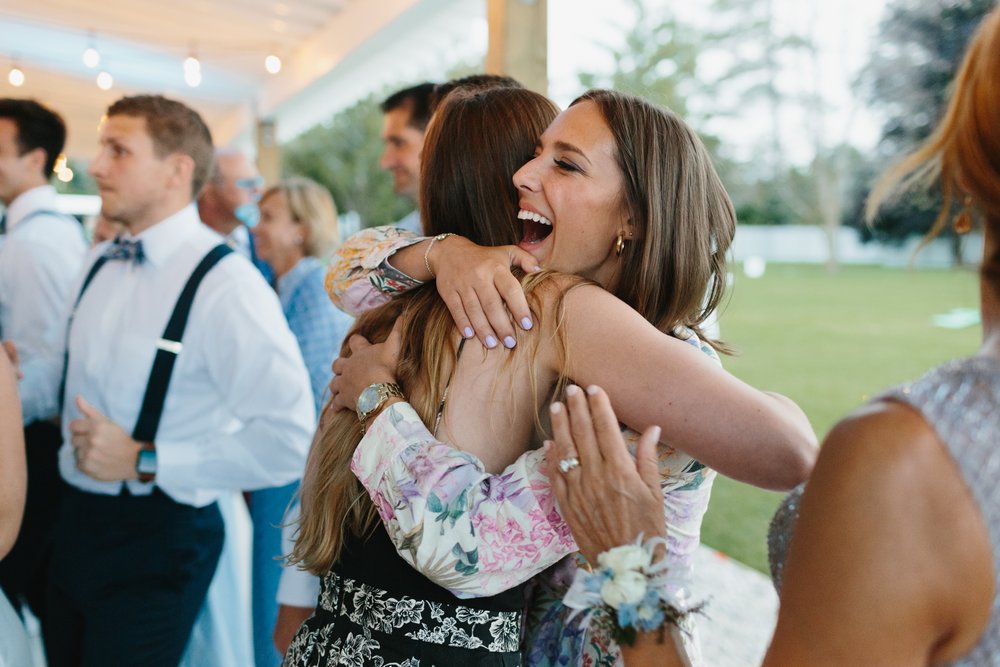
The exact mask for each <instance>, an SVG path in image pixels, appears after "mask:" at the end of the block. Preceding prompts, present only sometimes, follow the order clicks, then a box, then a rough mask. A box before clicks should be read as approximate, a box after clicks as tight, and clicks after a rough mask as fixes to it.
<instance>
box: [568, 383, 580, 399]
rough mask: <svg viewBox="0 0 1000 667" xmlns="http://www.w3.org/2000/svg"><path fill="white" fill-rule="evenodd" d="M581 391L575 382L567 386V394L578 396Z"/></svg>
mask: <svg viewBox="0 0 1000 667" xmlns="http://www.w3.org/2000/svg"><path fill="white" fill-rule="evenodd" d="M579 393H580V388H579V387H577V386H576V385H575V384H571V385H570V386H568V387H566V395H567V396H576V395H577V394H579Z"/></svg>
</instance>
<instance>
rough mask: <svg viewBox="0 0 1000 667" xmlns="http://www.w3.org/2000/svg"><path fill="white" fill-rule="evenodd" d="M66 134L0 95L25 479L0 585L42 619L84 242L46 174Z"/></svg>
mask: <svg viewBox="0 0 1000 667" xmlns="http://www.w3.org/2000/svg"><path fill="white" fill-rule="evenodd" d="M65 143H66V126H65V124H64V122H63V119H62V117H60V115H59V114H57V113H56V112H54V111H53V110H51V109H49V108H48V107H46V106H44V105H42V104H39V103H38V102H36V101H34V100H25V99H12V98H4V99H0V201H2V202H3V204H4V205H5V206H6V211H5V212H4V214H3V215H2V216H0V230H4V233H3V235H2V236H3V239H4V241H3V244H2V246H0V336H2V338H3V339H4V340H5V341H8V342H9V343H10V344H11V345H12V346H13V347H14V348H16V350H17V355H18V356H19V357H20V364H21V370H22V372H23V378H22V379H21V382H20V387H19V392H20V396H21V401H22V402H23V403H22V406H21V414H22V419H23V422H24V439H25V442H26V445H27V461H28V464H27V465H28V470H29V476H30V477H31V485H30V486H29V489H28V497H27V500H26V501H25V502H26V506H25V513H26V516H25V521H24V522H23V523H22V524H21V528H22V529H21V533H20V535H19V536H18V538H17V542H16V544H15V545H14V548H13V550H12V551H11V553H10V555H9V556H8V557H7V558H6V560H4V562H3V563H0V588H2V589H3V591H4V592H5V593H6V594H7V596H8V598H10V601H11V603H12V604H13V605H14V606H15V607H18V608H19V607H20V606H21V604H22V603H26V604H27V605H28V606H29V607H30V609H31V610H32V612H33V613H34V614H35V615H36V616H37V617H38V618H39V620H41V621H42V628H43V630H44V628H45V623H46V615H45V569H46V566H47V563H48V561H49V556H50V553H51V548H52V546H51V544H52V526H53V525H54V522H55V519H56V516H57V513H58V511H59V507H58V503H59V498H60V495H61V489H62V482H61V481H60V480H59V472H58V465H57V463H56V457H57V452H58V451H59V445H60V443H61V441H62V437H61V435H60V433H59V427H58V426H56V425H55V424H54V423H53V422H52V421H51V419H50V418H51V417H53V416H55V415H56V414H57V413H58V412H59V397H58V394H59V372H58V371H57V370H55V369H56V368H58V365H59V364H61V363H62V352H61V350H62V346H63V343H64V340H63V337H64V336H65V335H66V327H65V316H66V306H67V302H68V301H69V299H70V294H71V290H72V284H73V280H74V279H75V278H76V275H77V273H78V272H79V270H80V267H81V265H82V264H83V257H84V253H85V252H86V250H87V244H86V241H85V240H84V238H83V228H82V227H81V225H80V223H79V222H77V221H76V220H75V219H73V218H71V217H69V216H67V215H63V214H61V213H59V212H58V210H57V195H56V190H55V188H54V187H52V186H51V185H50V184H49V179H50V178H51V176H52V170H53V168H54V165H55V163H56V160H57V158H58V157H59V155H60V153H62V150H63V147H64V145H65Z"/></svg>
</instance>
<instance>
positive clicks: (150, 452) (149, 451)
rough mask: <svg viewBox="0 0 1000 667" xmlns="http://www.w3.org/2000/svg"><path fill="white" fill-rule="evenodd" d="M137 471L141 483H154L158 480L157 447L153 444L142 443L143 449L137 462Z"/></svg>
mask: <svg viewBox="0 0 1000 667" xmlns="http://www.w3.org/2000/svg"><path fill="white" fill-rule="evenodd" d="M135 471H136V472H137V473H139V481H140V482H152V481H153V480H155V479H156V445H154V444H153V443H151V442H144V443H142V449H140V450H139V456H138V457H137V458H136V460H135Z"/></svg>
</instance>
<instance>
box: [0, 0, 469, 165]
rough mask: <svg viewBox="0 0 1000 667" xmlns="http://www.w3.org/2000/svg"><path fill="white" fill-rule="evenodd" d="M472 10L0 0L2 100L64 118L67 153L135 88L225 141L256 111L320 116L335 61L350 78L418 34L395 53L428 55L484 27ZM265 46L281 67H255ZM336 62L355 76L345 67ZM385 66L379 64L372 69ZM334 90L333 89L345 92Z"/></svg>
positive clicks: (394, 2)
mask: <svg viewBox="0 0 1000 667" xmlns="http://www.w3.org/2000/svg"><path fill="white" fill-rule="evenodd" d="M482 5H483V2H481V1H480V2H473V1H471V0H89V1H87V0H4V2H3V3H2V4H0V77H2V79H0V96H10V97H34V98H36V99H38V100H40V101H43V102H45V103H47V104H49V105H51V106H52V107H53V108H55V109H56V110H58V111H59V112H60V113H62V114H63V115H64V117H65V118H66V120H67V124H68V125H69V127H70V139H69V143H68V145H67V153H68V154H69V155H70V156H74V157H79V158H88V157H89V156H90V155H91V153H92V152H93V149H94V139H95V129H96V127H97V124H98V122H99V120H100V116H101V114H102V112H103V111H104V109H105V108H106V107H107V106H108V105H109V104H110V103H111V102H113V101H114V100H115V99H117V98H118V97H121V96H122V95H125V94H133V93H138V92H159V93H163V94H166V95H168V96H171V97H176V98H178V99H182V100H184V101H185V102H187V103H189V104H191V105H192V106H193V107H194V108H196V109H198V111H199V112H201V113H202V114H203V116H204V117H205V119H206V121H207V122H208V123H209V125H210V126H211V127H212V131H213V134H214V135H215V137H216V141H217V142H218V143H219V144H225V143H229V142H232V141H234V140H235V139H237V138H238V137H240V136H241V135H242V136H244V137H245V136H247V132H248V131H249V129H250V128H251V127H252V124H253V119H254V118H255V117H268V116H273V115H275V114H276V113H278V112H280V111H281V110H282V109H284V110H285V112H286V113H287V112H289V108H290V107H293V106H297V105H299V100H301V104H303V105H304V104H308V105H310V108H311V110H312V111H315V112H318V111H319V110H317V109H316V108H315V107H316V97H317V90H316V89H317V87H318V86H319V87H322V88H329V83H330V77H331V73H336V72H337V71H338V68H340V71H339V76H338V77H337V78H339V79H341V80H344V79H345V78H346V79H350V78H354V79H357V78H358V77H357V72H360V71H365V70H370V69H371V68H370V66H368V67H366V61H371V60H372V59H377V58H378V56H380V55H384V54H385V53H389V52H397V53H398V49H399V48H401V45H403V44H404V43H406V42H407V41H408V40H409V41H410V42H412V40H413V39H415V38H419V35H421V34H422V35H424V37H423V38H422V39H423V40H424V43H423V44H416V45H414V44H412V43H410V44H409V46H406V47H405V48H407V49H413V48H416V49H418V50H419V51H420V52H421V55H422V56H423V57H427V54H426V53H423V51H425V50H426V49H425V48H424V47H425V46H427V45H428V44H436V45H438V48H440V46H441V45H445V46H447V45H449V44H452V45H454V44H455V43H456V41H461V40H460V39H458V37H457V35H458V34H459V33H461V32H464V33H465V34H466V35H467V34H468V33H469V32H470V27H469V23H470V21H473V22H475V21H479V22H482V19H481V18H477V17H481V16H482V14H483V6H482ZM442 18H446V19H447V20H445V21H444V22H443V23H442ZM431 26H436V27H431ZM441 26H445V28H444V32H442V28H441ZM429 29H430V31H429ZM483 30H484V28H483ZM448 32H453V33H454V34H451V35H449V34H448ZM472 32H476V30H472ZM442 37H444V38H445V39H443V40H442V39H441V38H442ZM90 46H92V47H94V48H96V49H97V50H98V52H99V53H100V58H101V62H100V64H99V65H98V66H97V67H96V68H88V67H87V66H86V65H85V64H84V62H83V59H82V55H83V52H84V50H85V49H87V48H88V47H90ZM272 53H273V54H275V55H278V56H279V57H280V58H281V59H282V63H283V66H282V70H281V71H280V72H279V73H278V74H274V75H272V74H269V73H268V72H267V71H266V70H265V68H264V58H265V56H267V55H268V54H272ZM189 55H194V56H196V57H197V58H198V60H199V61H200V63H201V72H202V75H203V80H202V82H201V83H200V85H198V86H197V87H190V86H189V85H187V84H186V83H185V80H184V69H183V61H184V59H185V58H186V57H187V56H189ZM417 60H420V58H419V57H418V58H417ZM345 61H347V62H348V63H349V68H350V69H352V70H355V71H354V72H344V71H343V70H344V69H345V67H346V66H345V64H344V63H345ZM397 62H398V61H397ZM15 66H16V67H18V68H19V69H21V70H22V71H23V72H24V75H25V80H24V83H23V85H21V86H20V87H14V86H13V85H11V84H10V83H9V82H8V80H7V74H8V72H9V71H10V68H11V67H15ZM385 66H386V63H385V62H384V61H383V64H382V68H381V69H382V70H384V69H385ZM391 67H392V66H391V65H390V68H391ZM399 70H400V71H401V72H406V71H407V67H406V63H403V62H399ZM101 71H107V72H108V73H110V74H111V75H112V77H113V79H114V84H113V86H112V88H111V89H110V90H107V91H105V90H101V89H100V88H99V87H98V86H97V83H96V77H97V75H98V73H99V72H101ZM381 73H382V74H385V75H388V74H391V73H387V72H384V71H383V72H381ZM403 76H405V74H404V75H403ZM366 78H367V79H368V80H370V79H371V76H370V75H368V76H367V77H366ZM387 80H388V81H392V80H393V79H392V78H389V79H387ZM324 81H326V82H327V85H322V84H323V82H324ZM339 88H340V90H338V93H339V94H340V95H341V96H343V95H344V94H349V91H344V90H342V88H343V86H339ZM363 92H367V91H363ZM355 94H356V93H355ZM362 94H363V93H362ZM331 110H332V109H331ZM291 111H294V112H295V113H294V114H293V115H295V116H297V117H296V119H295V121H294V122H295V123H297V124H298V125H302V124H303V123H309V122H312V123H314V122H316V120H317V118H314V117H313V116H312V115H310V114H308V113H306V114H303V113H302V110H301V109H291ZM326 113H329V111H327V112H326ZM282 122H283V121H281V120H280V119H279V130H281V129H282ZM297 129H302V128H297ZM283 134H286V135H287V131H286V132H283Z"/></svg>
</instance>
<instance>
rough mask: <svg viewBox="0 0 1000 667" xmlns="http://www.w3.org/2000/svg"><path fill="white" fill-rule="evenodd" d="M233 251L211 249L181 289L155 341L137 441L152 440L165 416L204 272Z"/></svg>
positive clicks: (140, 412) (137, 422)
mask: <svg viewBox="0 0 1000 667" xmlns="http://www.w3.org/2000/svg"><path fill="white" fill-rule="evenodd" d="M232 251H233V250H232V248H230V247H229V246H227V245H226V244H224V243H220V244H219V245H217V246H215V247H214V248H212V249H211V250H210V251H209V252H208V254H207V255H205V257H204V259H202V260H201V262H199V263H198V266H196V267H195V269H194V272H193V273H191V277H190V278H188V281H187V284H186V285H184V289H183V290H181V295H180V297H178V299H177V305H175V306H174V312H173V313H171V315H170V320H169V321H168V322H167V327H166V329H164V330H163V336H162V337H161V338H160V340H158V341H157V343H156V348H157V349H156V357H155V358H154V359H153V369H152V370H151V371H150V373H149V382H148V383H147V384H146V394H145V396H143V398H142V408H141V409H140V410H139V418H138V419H137V420H136V423H135V429H134V430H133V431H132V437H133V438H134V439H135V440H138V441H139V442H153V441H154V440H155V439H156V430H157V429H158V428H159V427H160V417H161V416H162V415H163V403H164V401H166V399H167V387H168V386H169V385H170V376H171V375H173V372H174V362H175V361H177V355H178V354H180V352H181V348H182V347H183V345H182V344H181V339H182V338H183V337H184V328H185V327H186V326H187V321H188V315H189V314H190V313H191V304H192V303H194V295H195V292H196V291H198V285H200V284H201V280H202V278H204V277H205V274H207V273H208V272H209V270H210V269H211V268H212V267H213V266H215V264H216V263H217V262H218V261H219V260H220V259H222V258H223V257H225V256H226V255H228V254H229V253H231V252H232Z"/></svg>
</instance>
